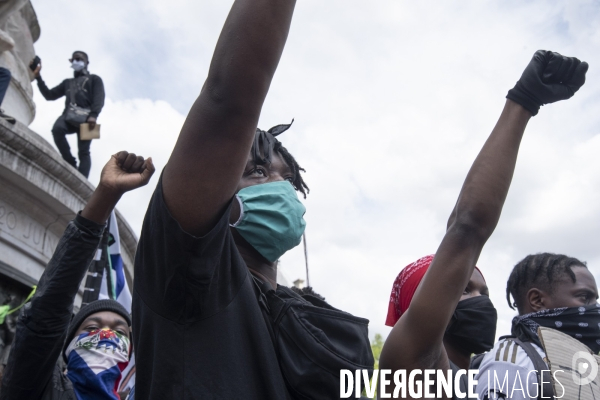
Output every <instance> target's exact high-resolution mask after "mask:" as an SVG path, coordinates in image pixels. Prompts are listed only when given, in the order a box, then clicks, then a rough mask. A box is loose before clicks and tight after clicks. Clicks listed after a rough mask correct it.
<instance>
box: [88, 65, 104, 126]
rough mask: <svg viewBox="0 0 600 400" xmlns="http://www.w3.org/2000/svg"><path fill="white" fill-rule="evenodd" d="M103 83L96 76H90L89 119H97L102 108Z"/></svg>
mask: <svg viewBox="0 0 600 400" xmlns="http://www.w3.org/2000/svg"><path fill="white" fill-rule="evenodd" d="M104 96H105V94H104V83H103V82H102V78H100V77H99V76H98V75H92V98H91V101H92V106H91V107H90V109H91V112H90V117H94V118H97V117H98V114H100V111H102V107H104Z"/></svg>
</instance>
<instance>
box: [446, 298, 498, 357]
mask: <svg viewBox="0 0 600 400" xmlns="http://www.w3.org/2000/svg"><path fill="white" fill-rule="evenodd" d="M497 320H498V314H497V312H496V308H495V307H494V304H492V301H491V300H490V298H489V297H488V296H476V297H471V298H468V299H465V300H461V301H459V302H458V305H457V306H456V310H454V314H453V315H452V319H451V320H450V324H449V325H448V328H446V334H445V337H447V338H448V339H450V341H451V342H452V343H453V344H455V345H456V346H457V347H458V348H459V349H460V350H462V351H464V352H467V353H475V354H481V353H483V352H485V351H489V350H491V349H492V347H494V340H495V337H496V321H497Z"/></svg>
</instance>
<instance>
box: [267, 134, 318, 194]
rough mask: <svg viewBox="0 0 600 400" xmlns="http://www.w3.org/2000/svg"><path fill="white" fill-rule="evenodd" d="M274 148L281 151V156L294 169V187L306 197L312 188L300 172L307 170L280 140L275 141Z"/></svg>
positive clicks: (278, 151)
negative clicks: (307, 184)
mask: <svg viewBox="0 0 600 400" xmlns="http://www.w3.org/2000/svg"><path fill="white" fill-rule="evenodd" d="M275 140H277V139H275ZM273 150H274V151H276V152H277V153H279V155H280V156H281V158H283V161H285V163H286V164H287V165H288V166H289V167H290V168H291V169H292V173H293V174H294V179H293V180H292V185H294V189H296V190H297V191H299V192H300V193H302V195H303V196H304V198H306V195H307V194H308V192H310V189H309V188H308V186H306V182H304V178H303V177H302V174H300V172H306V170H305V169H304V168H302V167H301V166H300V165H298V161H296V159H295V158H294V156H293V155H291V154H290V152H289V151H288V150H287V149H286V148H285V147H283V145H282V144H281V142H280V141H279V140H277V141H276V142H275V146H274V148H273Z"/></svg>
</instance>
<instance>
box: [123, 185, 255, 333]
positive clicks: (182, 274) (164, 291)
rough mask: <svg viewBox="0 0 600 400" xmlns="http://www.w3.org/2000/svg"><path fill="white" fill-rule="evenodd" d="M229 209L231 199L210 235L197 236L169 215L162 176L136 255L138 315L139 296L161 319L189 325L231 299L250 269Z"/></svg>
mask: <svg viewBox="0 0 600 400" xmlns="http://www.w3.org/2000/svg"><path fill="white" fill-rule="evenodd" d="M230 209H231V203H230V205H229V206H228V207H227V208H226V209H225V210H223V215H222V216H221V218H220V219H219V221H218V222H217V224H216V225H215V226H214V227H213V228H212V230H211V231H210V232H209V233H207V234H206V235H205V236H203V237H194V236H192V235H190V234H188V233H186V232H185V231H184V230H183V229H182V228H181V226H180V225H179V223H178V222H177V221H176V220H175V219H174V218H173V217H172V216H171V214H170V213H169V210H168V209H167V205H166V204H165V201H164V199H163V192H162V177H161V179H160V180H159V182H158V185H157V187H156V190H155V192H154V195H153V196H152V199H151V200H150V205H149V206H148V211H147V212H146V217H145V219H144V225H143V227H142V234H141V237H140V241H139V244H138V249H137V253H136V259H135V283H134V301H133V303H134V304H133V306H134V307H133V313H134V314H135V313H136V312H138V310H141V309H142V308H139V309H138V308H137V305H136V304H138V303H139V300H141V301H143V302H144V304H145V306H146V307H148V308H150V309H151V310H152V311H153V312H154V313H155V314H158V315H160V316H161V317H162V318H166V319H168V320H171V321H175V322H177V323H181V324H185V323H189V322H193V321H197V320H200V319H203V318H206V317H208V316H211V315H214V314H216V313H218V312H219V311H221V310H222V309H224V308H225V307H226V306H227V305H228V304H229V303H230V302H231V300H232V299H233V297H234V296H235V294H237V292H238V291H239V289H240V287H241V285H242V283H243V282H244V280H245V279H246V277H247V276H248V269H247V267H246V265H245V263H244V261H243V259H242V258H241V256H240V254H239V252H238V251H237V247H236V246H235V243H234V241H233V237H232V235H231V232H230V227H229V212H230ZM140 312H142V311H140ZM134 334H135V333H134Z"/></svg>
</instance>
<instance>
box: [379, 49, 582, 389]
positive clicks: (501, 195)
mask: <svg viewBox="0 0 600 400" xmlns="http://www.w3.org/2000/svg"><path fill="white" fill-rule="evenodd" d="M587 68H588V65H587V63H585V62H581V61H579V60H577V59H576V58H572V57H564V56H562V55H560V54H558V53H553V52H550V51H543V50H540V51H537V52H536V53H535V54H534V56H533V58H532V59H531V61H530V62H529V65H528V66H527V67H526V68H525V70H524V72H523V74H522V75H521V78H520V79H519V81H518V82H517V84H516V85H515V87H514V88H513V89H511V90H510V91H509V92H508V94H507V96H506V97H507V101H506V104H505V106H504V110H503V112H502V114H501V115H500V119H499V120H498V122H497V123H496V126H495V128H494V129H493V130H492V133H491V134H490V136H489V138H488V139H487V141H486V142H485V144H484V145H483V148H482V149H481V151H480V153H479V155H478V156H477V158H476V159H475V162H474V163H473V165H472V166H471V169H470V170H469V173H468V175H467V178H466V180H465V182H464V183H463V187H462V189H461V192H460V194H459V197H458V200H457V202H456V205H455V207H454V210H453V211H452V213H451V215H450V218H449V220H448V224H447V230H446V234H445V235H444V238H443V239H442V242H441V244H440V246H439V247H438V249H437V252H436V253H435V256H434V257H433V259H432V260H431V263H430V265H429V266H428V268H427V270H426V272H425V273H424V275H423V277H422V279H421V280H420V281H419V282H415V283H416V285H415V286H416V288H415V289H414V295H412V296H408V295H404V296H403V298H404V299H405V302H406V303H408V302H407V301H406V300H407V299H408V298H409V297H410V304H408V305H406V304H405V306H404V307H402V308H400V312H401V315H398V317H399V318H398V319H397V321H393V322H394V323H395V324H394V327H393V328H392V331H391V332H390V334H389V336H388V338H387V340H386V342H385V344H384V346H383V349H382V352H381V357H380V360H379V366H380V368H381V369H382V370H383V369H390V370H392V371H393V372H394V373H395V372H396V371H398V370H404V371H405V372H406V375H407V376H408V375H409V374H412V373H413V372H416V373H418V375H417V377H416V380H418V381H420V382H419V383H420V384H421V385H423V388H424V390H429V391H433V392H434V396H435V394H437V398H441V399H455V398H465V396H467V397H468V398H474V397H475V394H474V393H473V390H472V388H471V390H468V391H467V392H466V391H465V386H466V384H465V382H464V381H463V382H461V383H460V385H457V384H456V379H454V380H453V381H454V383H455V384H453V385H452V390H450V391H448V390H447V389H446V388H443V387H442V385H438V386H437V387H435V380H434V385H433V386H431V387H426V384H427V379H426V378H424V375H423V374H422V371H424V370H428V369H435V370H438V371H440V370H441V371H444V373H445V371H448V370H453V371H457V370H458V369H463V370H465V369H468V368H469V367H470V365H469V354H468V350H469V349H474V347H473V346H469V344H471V345H475V344H477V342H478V341H481V338H480V337H473V338H472V342H473V343H469V340H468V339H469V337H468V336H463V337H462V338H461V339H466V340H462V341H460V342H457V341H455V340H452V339H456V338H453V337H452V336H455V335H452V334H453V333H454V334H456V333H457V332H456V331H455V330H454V329H455V328H456V327H455V326H454V322H456V321H453V320H458V321H459V322H460V318H456V316H460V314H461V312H464V311H465V307H461V303H462V304H463V305H464V304H465V302H466V303H467V304H466V308H467V311H469V312H470V314H471V316H473V315H477V311H478V309H477V305H478V303H479V301H481V298H483V297H484V296H473V297H471V299H464V298H463V297H462V296H463V295H464V294H465V288H467V290H468V289H469V284H470V281H471V279H472V278H473V276H474V270H475V265H476V263H477V260H478V258H479V255H480V253H481V251H482V249H483V246H484V244H485V242H486V241H487V240H488V239H489V237H490V236H491V235H492V233H493V231H494V229H495V227H496V225H497V223H498V221H499V218H500V214H501V211H502V207H503V205H504V201H505V199H506V196H507V193H508V189H509V186H510V183H511V180H512V176H513V172H514V168H515V164H516V160H517V153H518V150H519V146H520V143H521V138H522V137H523V133H524V132H525V127H526V125H527V123H528V122H529V119H530V118H531V117H532V116H534V115H536V114H537V112H538V110H539V108H540V106H542V105H544V104H547V103H553V102H556V101H559V100H565V99H568V98H570V97H572V96H573V94H574V93H575V92H576V91H577V90H579V88H580V87H581V86H582V85H583V84H584V82H585V73H586V71H587ZM414 270H415V271H416V272H419V271H423V268H414ZM416 272H415V273H416ZM413 281H415V279H413ZM479 291H480V293H479V294H482V293H481V289H479ZM393 296H394V292H392V297H393ZM461 299H462V301H461ZM474 299H475V300H474ZM473 302H476V303H473ZM482 304H483V305H485V304H484V303H482ZM473 306H475V307H473ZM488 308H489V304H488ZM468 321H469V319H467V322H468ZM451 322H452V324H451ZM463 322H464V321H463ZM478 323H479V321H477V320H475V319H473V318H471V319H470V324H471V325H473V326H467V325H465V324H464V323H463V324H458V325H459V326H458V328H461V326H460V325H462V332H465V331H466V332H473V330H472V329H473V328H475V325H477V324H478ZM465 328H467V329H466V330H465ZM461 336H462V335H461ZM484 336H486V335H484ZM483 339H485V337H484V338H483ZM465 344H466V346H465ZM484 344H485V343H484ZM488 348H489V347H488ZM465 349H466V350H467V352H465V351H464V350H465ZM460 350H462V351H460ZM452 376H453V377H454V376H455V375H454V374H453V375H452ZM464 376H465V375H464V374H463V375H462V377H464ZM461 380H462V379H461ZM388 382H389V381H388ZM430 382H431V381H430ZM407 386H408V385H404V389H403V391H402V392H398V391H399V390H400V389H402V388H401V385H398V386H395V384H394V383H393V381H392V382H391V385H390V386H389V387H380V390H379V392H378V395H379V396H380V397H383V396H382V393H383V391H384V390H385V392H386V393H387V394H392V395H393V397H396V398H398V396H402V398H422V397H420V396H417V397H413V396H414V395H411V393H410V392H408V393H407ZM413 388H414V387H413ZM396 389H397V390H398V391H396V392H395V393H394V392H393V391H394V390H396ZM449 392H450V393H449ZM424 397H427V396H424Z"/></svg>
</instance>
